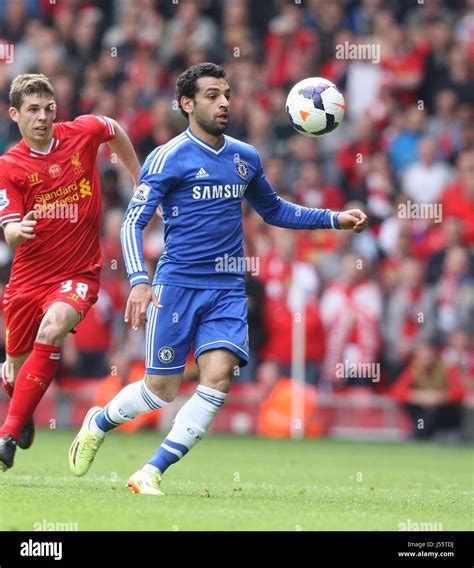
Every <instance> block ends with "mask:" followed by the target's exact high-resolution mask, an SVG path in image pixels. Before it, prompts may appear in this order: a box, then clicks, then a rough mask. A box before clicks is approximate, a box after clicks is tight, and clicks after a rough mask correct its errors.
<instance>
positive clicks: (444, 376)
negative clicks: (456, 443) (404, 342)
mask: <svg viewBox="0 0 474 568" xmlns="http://www.w3.org/2000/svg"><path fill="white" fill-rule="evenodd" d="M392 396H393V397H394V398H395V399H396V400H397V401H398V402H399V403H400V404H401V405H402V407H403V408H404V409H405V411H406V412H407V413H408V415H409V417H410V420H411V421H412V426H413V437H414V438H415V439H417V440H419V439H425V440H426V439H429V438H431V437H432V436H433V435H434V434H435V433H436V432H439V431H440V430H452V429H458V428H459V426H460V423H461V403H462V400H463V397H464V388H463V386H462V383H461V380H460V377H459V373H458V370H457V369H456V368H455V367H448V366H447V365H446V364H445V363H444V362H443V361H442V359H441V357H440V356H439V355H438V353H437V352H436V348H435V346H434V345H433V344H432V343H429V342H425V343H420V344H419V345H418V347H417V348H416V351H415V354H414V358H413V363H412V364H411V365H410V366H409V367H408V368H407V369H405V371H404V372H403V373H402V374H401V375H400V377H399V378H398V379H397V382H396V383H395V385H394V386H393V388H392Z"/></svg>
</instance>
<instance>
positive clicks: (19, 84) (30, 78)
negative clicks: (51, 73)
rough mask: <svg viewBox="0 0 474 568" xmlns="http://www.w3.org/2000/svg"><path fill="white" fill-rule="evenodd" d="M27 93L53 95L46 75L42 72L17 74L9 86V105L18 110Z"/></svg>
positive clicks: (52, 88)
mask: <svg viewBox="0 0 474 568" xmlns="http://www.w3.org/2000/svg"><path fill="white" fill-rule="evenodd" d="M28 95H46V96H48V95H49V96H51V97H54V87H53V85H52V83H51V81H50V80H49V79H48V77H46V75H43V74H42V73H41V74H39V73H38V74H35V73H23V74H22V75H17V76H16V77H15V78H14V79H13V81H12V84H11V87H10V106H12V107H15V108H16V109H17V110H20V107H21V105H22V104H23V98H24V97H25V96H28Z"/></svg>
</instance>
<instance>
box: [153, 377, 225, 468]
mask: <svg viewBox="0 0 474 568" xmlns="http://www.w3.org/2000/svg"><path fill="white" fill-rule="evenodd" d="M225 397H226V394H225V393H223V392H220V391H217V390H215V389H212V388H210V387H205V386H202V385H199V386H198V387H197V389H196V392H195V393H194V394H193V396H192V397H191V398H190V399H189V400H188V402H187V403H186V404H185V405H184V406H183V407H182V408H181V410H180V411H179V412H178V414H177V415H176V418H175V421H174V425H173V428H172V429H171V431H170V433H169V434H168V436H167V437H166V439H165V440H164V441H163V443H162V444H161V446H160V447H159V448H158V450H157V451H156V452H155V454H154V455H153V456H152V458H151V459H150V460H149V461H148V464H149V465H152V466H154V467H156V468H158V469H159V470H160V472H161V473H162V474H163V473H164V472H165V471H166V470H167V469H168V467H169V466H170V465H172V464H174V463H176V462H177V461H178V460H180V459H181V458H182V457H184V456H185V455H186V454H187V453H188V452H189V450H190V449H191V448H193V447H194V446H195V445H196V444H197V443H198V442H199V440H200V439H201V438H202V436H203V435H204V434H205V433H206V432H207V430H208V428H209V427H210V425H211V424H212V422H213V421H214V418H215V417H216V415H217V413H218V411H219V409H220V407H221V406H222V405H223V404H224V400H225Z"/></svg>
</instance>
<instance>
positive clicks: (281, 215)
mask: <svg viewBox="0 0 474 568" xmlns="http://www.w3.org/2000/svg"><path fill="white" fill-rule="evenodd" d="M245 198H246V199H247V200H248V201H249V203H250V204H251V205H252V207H253V208H254V209H255V210H256V211H257V213H258V214H259V215H261V217H262V218H263V220H264V221H265V222H266V223H268V224H269V225H275V226H276V227H283V228H285V229H352V230H353V231H354V232H356V233H360V232H361V231H363V230H364V229H365V228H366V227H367V221H368V219H367V215H366V214H365V213H363V212H362V211H361V210H360V209H350V210H348V211H342V212H340V211H331V210H330V209H313V208H311V207H303V206H301V205H297V204H295V203H291V202H290V201H286V200H285V199H282V198H281V197H279V196H278V195H277V194H276V192H275V190H274V189H273V188H272V186H271V185H270V184H269V183H268V181H267V180H266V178H265V175H264V173H263V167H262V166H261V167H260V169H259V171H258V172H257V175H256V176H255V178H254V179H253V180H252V182H251V183H250V184H249V186H248V188H247V191H246V192H245Z"/></svg>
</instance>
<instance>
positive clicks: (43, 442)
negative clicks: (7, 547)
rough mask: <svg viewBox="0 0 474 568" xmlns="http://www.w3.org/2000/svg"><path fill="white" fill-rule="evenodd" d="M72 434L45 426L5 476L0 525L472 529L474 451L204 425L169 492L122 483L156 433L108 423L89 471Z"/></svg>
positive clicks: (168, 481)
mask: <svg viewBox="0 0 474 568" xmlns="http://www.w3.org/2000/svg"><path fill="white" fill-rule="evenodd" d="M74 435H75V433H73V432H68V431H44V430H43V431H39V432H38V434H37V438H36V441H35V444H34V446H33V447H32V448H31V449H30V450H27V451H22V450H18V451H17V455H16V461H15V467H14V468H13V469H11V470H9V471H8V472H6V473H3V474H0V509H1V510H2V514H1V515H0V530H27V531H33V530H35V527H37V526H38V525H37V523H39V524H44V523H72V525H71V526H74V527H75V528H76V529H77V530H132V531H133V530H140V531H143V530H150V531H173V530H175V531H176V530H284V531H286V530H290V531H292V530H303V531H304V530H370V531H374V530H388V531H397V530H399V528H400V523H412V525H411V526H412V527H413V526H414V525H413V523H433V524H436V525H435V527H438V528H441V529H442V530H444V531H450V530H472V528H473V526H472V492H473V488H472V452H471V449H469V448H465V447H448V446H440V445H434V444H413V443H412V444H398V443H378V442H377V443H375V442H373V443H363V442H343V441H337V440H329V439H324V440H302V441H291V440H268V439H263V438H250V437H249V438H248V437H241V436H219V435H209V436H208V437H207V438H206V439H205V440H204V441H203V442H200V444H199V445H198V446H197V447H196V448H195V449H194V450H193V451H192V452H190V454H189V455H188V456H186V457H185V458H184V459H183V460H182V461H181V462H180V463H178V464H177V465H174V466H172V467H171V468H170V469H169V470H168V472H167V473H166V475H165V477H164V482H163V490H164V491H165V493H166V496H165V497H161V498H160V497H151V496H144V495H135V494H133V493H132V492H130V491H129V490H128V489H126V488H125V487H124V484H125V482H126V480H127V478H128V475H130V474H131V473H133V472H134V471H136V470H137V469H139V467H141V466H142V465H143V463H145V462H146V460H147V459H148V458H149V457H150V456H151V455H152V454H153V452H154V451H155V449H156V447H157V445H158V444H159V442H160V441H161V436H160V435H158V434H157V433H152V432H146V433H140V434H132V435H128V434H121V433H111V434H109V435H108V436H107V439H106V442H105V444H104V445H103V446H102V448H101V450H100V452H99V454H98V456H97V458H96V460H95V463H94V465H93V466H92V467H91V469H90V470H89V473H88V474H87V475H86V476H85V477H83V478H76V477H74V476H73V475H72V474H71V473H70V472H69V467H68V462H67V452H68V447H69V444H70V442H71V441H72V439H73V438H74Z"/></svg>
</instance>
